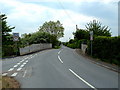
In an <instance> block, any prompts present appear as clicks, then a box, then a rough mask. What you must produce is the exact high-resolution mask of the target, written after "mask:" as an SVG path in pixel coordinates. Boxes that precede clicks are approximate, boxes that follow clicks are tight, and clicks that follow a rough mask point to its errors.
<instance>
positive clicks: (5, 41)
mask: <svg viewBox="0 0 120 90" xmlns="http://www.w3.org/2000/svg"><path fill="white" fill-rule="evenodd" d="M0 19H1V21H2V25H1V26H2V45H11V44H13V40H12V35H11V34H10V32H12V29H14V28H15V27H11V26H9V25H7V21H6V19H7V17H6V15H5V14H1V15H0Z"/></svg>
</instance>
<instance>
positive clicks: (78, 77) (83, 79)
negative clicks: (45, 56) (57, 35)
mask: <svg viewBox="0 0 120 90" xmlns="http://www.w3.org/2000/svg"><path fill="white" fill-rule="evenodd" d="M69 71H70V72H71V73H72V74H74V75H75V76H76V77H77V78H78V79H80V80H81V81H83V82H84V83H85V84H87V85H88V86H89V87H91V88H93V89H94V90H97V89H96V88H95V87H94V86H92V85H91V84H89V83H88V82H87V81H85V80H84V79H83V78H81V77H80V76H79V75H77V74H76V73H75V72H74V71H73V70H71V69H69Z"/></svg>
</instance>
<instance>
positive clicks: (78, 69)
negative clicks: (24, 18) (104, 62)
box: [2, 46, 118, 90]
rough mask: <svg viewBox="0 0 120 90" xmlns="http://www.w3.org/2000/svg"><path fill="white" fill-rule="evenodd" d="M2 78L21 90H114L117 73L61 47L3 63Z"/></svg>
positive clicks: (116, 83)
mask: <svg viewBox="0 0 120 90" xmlns="http://www.w3.org/2000/svg"><path fill="white" fill-rule="evenodd" d="M2 67H3V68H2V71H3V75H8V76H12V77H15V78H16V79H17V80H18V81H19V82H20V84H21V88H93V89H94V90H97V89H98V88H118V73H117V72H114V71H111V70H109V69H107V68H104V67H101V66H99V65H96V64H94V63H92V62H90V60H87V59H86V58H84V57H83V56H80V55H78V54H77V53H76V52H75V50H74V49H70V48H67V47H64V46H63V47H62V48H60V49H51V50H45V51H41V52H37V53H34V54H30V55H25V56H20V57H16V58H11V59H9V60H8V59H7V60H4V61H3V63H2Z"/></svg>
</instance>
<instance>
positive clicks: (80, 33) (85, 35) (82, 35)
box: [73, 29, 89, 40]
mask: <svg viewBox="0 0 120 90" xmlns="http://www.w3.org/2000/svg"><path fill="white" fill-rule="evenodd" d="M73 35H74V38H75V39H77V40H81V39H89V32H88V30H83V29H79V30H77V31H76V32H75V33H73Z"/></svg>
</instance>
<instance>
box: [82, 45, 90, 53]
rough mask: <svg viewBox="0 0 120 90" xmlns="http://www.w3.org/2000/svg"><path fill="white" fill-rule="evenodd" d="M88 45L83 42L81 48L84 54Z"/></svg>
mask: <svg viewBox="0 0 120 90" xmlns="http://www.w3.org/2000/svg"><path fill="white" fill-rule="evenodd" d="M87 47H88V46H87V45H86V44H81V50H82V52H83V53H84V54H85V51H86V49H87Z"/></svg>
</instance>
